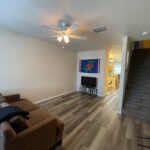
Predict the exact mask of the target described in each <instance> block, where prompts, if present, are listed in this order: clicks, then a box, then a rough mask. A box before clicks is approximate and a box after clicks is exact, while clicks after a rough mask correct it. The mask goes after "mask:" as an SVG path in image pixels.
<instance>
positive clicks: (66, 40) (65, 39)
mask: <svg viewBox="0 0 150 150" xmlns="http://www.w3.org/2000/svg"><path fill="white" fill-rule="evenodd" d="M64 41H65V43H69V36H67V35H64Z"/></svg>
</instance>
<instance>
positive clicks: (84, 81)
mask: <svg viewBox="0 0 150 150" xmlns="http://www.w3.org/2000/svg"><path fill="white" fill-rule="evenodd" d="M81 85H82V86H86V87H89V88H96V86H97V78H95V77H85V76H82V77H81Z"/></svg>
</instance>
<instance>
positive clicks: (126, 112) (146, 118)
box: [123, 109, 150, 123]
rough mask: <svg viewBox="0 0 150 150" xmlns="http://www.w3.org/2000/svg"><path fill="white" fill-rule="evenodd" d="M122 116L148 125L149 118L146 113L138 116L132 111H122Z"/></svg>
mask: <svg viewBox="0 0 150 150" xmlns="http://www.w3.org/2000/svg"><path fill="white" fill-rule="evenodd" d="M123 115H126V116H130V117H132V118H135V119H139V120H141V121H145V122H148V123H150V117H149V116H150V114H146V113H144V114H140V113H137V112H134V111H130V110H126V109H123Z"/></svg>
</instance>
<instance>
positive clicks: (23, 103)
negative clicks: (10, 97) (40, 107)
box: [11, 99, 37, 112]
mask: <svg viewBox="0 0 150 150" xmlns="http://www.w3.org/2000/svg"><path fill="white" fill-rule="evenodd" d="M11 105H12V106H18V107H20V108H21V109H23V110H25V111H28V112H30V111H32V110H34V109H37V107H36V105H34V104H33V103H32V102H30V101H28V100H27V99H22V100H21V101H17V102H13V103H11Z"/></svg>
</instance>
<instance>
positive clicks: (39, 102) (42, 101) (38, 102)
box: [34, 90, 76, 104]
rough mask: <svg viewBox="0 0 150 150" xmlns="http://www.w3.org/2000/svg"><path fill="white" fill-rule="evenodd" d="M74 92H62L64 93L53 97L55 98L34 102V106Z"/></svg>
mask: <svg viewBox="0 0 150 150" xmlns="http://www.w3.org/2000/svg"><path fill="white" fill-rule="evenodd" d="M75 91H76V90H72V91H68V92H64V93H61V94H59V95H55V96H52V97H49V98H45V99H42V100H38V101H36V102H34V104H39V103H42V102H45V101H48V100H51V99H53V98H57V97H60V96H63V95H66V94H70V93H73V92H75Z"/></svg>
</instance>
